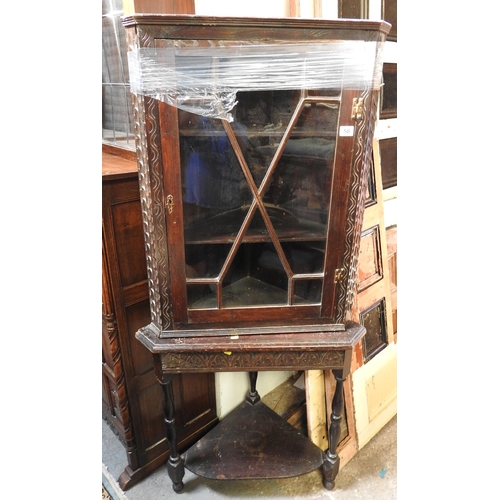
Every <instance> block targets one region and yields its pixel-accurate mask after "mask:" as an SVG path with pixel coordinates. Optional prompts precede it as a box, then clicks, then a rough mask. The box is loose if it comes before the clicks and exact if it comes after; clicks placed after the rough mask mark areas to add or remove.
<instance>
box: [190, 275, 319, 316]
mask: <svg viewBox="0 0 500 500" xmlns="http://www.w3.org/2000/svg"><path fill="white" fill-rule="evenodd" d="M321 277H322V275H318V276H317V278H321ZM188 283H189V280H188ZM287 299H288V292H287V291H286V290H282V289H281V288H278V287H276V286H274V285H270V284H269V283H265V282H264V281H260V280H257V279H255V278H252V277H250V276H247V277H245V278H242V279H240V280H238V281H236V282H234V283H231V284H229V285H227V286H224V287H223V288H222V303H223V307H224V308H230V307H251V306H256V305H258V306H263V305H269V306H272V305H286V304H287ZM293 302H294V305H298V304H312V303H311V302H310V301H308V300H306V299H304V298H302V297H298V296H294V299H293ZM215 307H217V295H216V293H215V292H214V293H211V294H210V295H207V296H206V297H203V298H202V299H200V300H198V301H196V302H195V303H194V304H192V306H191V308H192V309H211V308H215Z"/></svg>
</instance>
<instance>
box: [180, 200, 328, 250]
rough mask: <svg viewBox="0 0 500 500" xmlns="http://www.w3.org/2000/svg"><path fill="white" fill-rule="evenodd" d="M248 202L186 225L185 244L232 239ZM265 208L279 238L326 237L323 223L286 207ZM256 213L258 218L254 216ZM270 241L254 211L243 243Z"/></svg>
mask: <svg viewBox="0 0 500 500" xmlns="http://www.w3.org/2000/svg"><path fill="white" fill-rule="evenodd" d="M248 208H249V207H248V206H246V207H242V208H237V209H235V210H230V211H228V212H224V213H222V214H219V215H217V216H215V217H211V218H210V219H206V220H203V221H200V222H197V223H195V224H191V225H189V226H187V227H186V230H185V234H184V242H185V243H186V244H224V243H233V241H234V239H235V238H236V235H237V234H238V232H239V230H240V228H241V225H242V223H243V219H244V217H245V215H246V214H247V212H248ZM266 210H267V213H268V215H269V218H270V219H271V222H272V224H273V227H274V229H275V231H276V233H277V235H278V238H279V240H280V241H325V239H326V226H325V225H324V224H320V223H317V222H311V221H304V220H300V219H298V218H297V217H295V216H294V215H293V214H291V213H290V212H289V211H288V210H286V209H284V208H281V207H277V206H276V207H274V206H272V207H270V206H267V205H266ZM256 217H258V219H256ZM268 241H271V236H270V234H269V232H268V230H267V227H266V226H265V224H264V222H263V220H262V218H261V216H260V214H257V213H256V214H255V216H254V220H253V221H252V223H251V224H250V227H249V228H248V230H247V232H246V234H245V236H244V238H243V243H263V242H268Z"/></svg>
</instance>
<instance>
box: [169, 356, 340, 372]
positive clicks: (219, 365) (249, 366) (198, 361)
mask: <svg viewBox="0 0 500 500" xmlns="http://www.w3.org/2000/svg"><path fill="white" fill-rule="evenodd" d="M161 361H162V371H163V372H164V373H177V372H181V371H189V370H195V371H196V372H202V373H203V372H215V371H217V372H231V371H259V370H262V369H266V370H273V369H274V370H280V371H281V370H300V369H307V368H310V367H311V366H314V367H315V368H317V369H321V368H331V369H342V368H343V366H344V351H314V352H310V351H302V352H300V351H299V352H243V353H242V352H230V351H227V352H217V353H210V352H207V353H200V352H195V353H174V352H169V353H165V354H162V355H161Z"/></svg>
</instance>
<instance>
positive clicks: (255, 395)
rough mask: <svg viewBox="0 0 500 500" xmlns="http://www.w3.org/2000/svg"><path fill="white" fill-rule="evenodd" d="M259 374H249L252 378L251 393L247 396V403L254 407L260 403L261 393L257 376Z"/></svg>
mask: <svg viewBox="0 0 500 500" xmlns="http://www.w3.org/2000/svg"><path fill="white" fill-rule="evenodd" d="M258 373H259V372H248V375H249V377H250V392H249V393H248V396H247V401H248V402H249V403H252V404H253V405H254V404H255V403H257V402H259V401H260V396H259V393H258V392H257V375H258Z"/></svg>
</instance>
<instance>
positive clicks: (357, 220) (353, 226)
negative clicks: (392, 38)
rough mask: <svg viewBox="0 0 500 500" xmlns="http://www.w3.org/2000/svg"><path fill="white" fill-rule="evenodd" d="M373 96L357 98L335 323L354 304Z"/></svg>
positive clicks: (365, 93) (366, 93) (341, 320)
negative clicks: (359, 101) (342, 274)
mask: <svg viewBox="0 0 500 500" xmlns="http://www.w3.org/2000/svg"><path fill="white" fill-rule="evenodd" d="M376 94H377V93H376V92H374V91H372V90H371V89H368V88H366V89H364V90H363V92H362V93H361V96H360V97H361V98H362V99H363V103H364V106H363V113H362V117H361V118H360V119H359V120H358V122H357V134H356V142H355V144H354V161H353V167H352V170H351V172H352V173H351V185H352V190H351V194H350V197H349V200H348V204H349V205H348V223H347V230H346V244H345V251H344V256H343V259H342V261H343V267H344V268H345V269H347V273H346V276H345V277H344V278H343V279H342V280H341V282H340V283H339V290H340V291H339V295H338V296H339V299H338V302H337V309H336V313H335V321H336V322H337V323H344V322H345V321H349V320H351V319H352V318H351V310H352V307H353V303H354V287H355V284H356V277H357V268H358V254H359V245H360V238H361V227H362V224H363V212H364V208H365V201H366V190H367V183H368V174H369V169H370V157H371V155H372V141H373V133H374V127H373V121H374V120H373V116H374V115H375V113H376V106H377V102H376V99H375V97H374V95H376Z"/></svg>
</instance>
